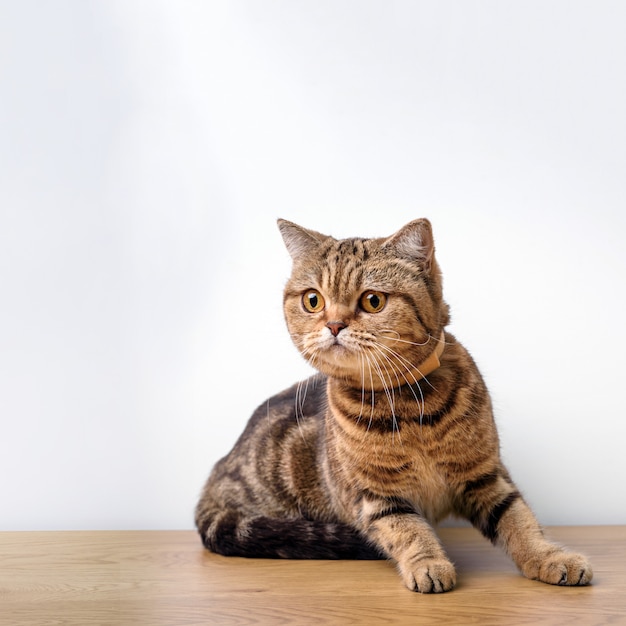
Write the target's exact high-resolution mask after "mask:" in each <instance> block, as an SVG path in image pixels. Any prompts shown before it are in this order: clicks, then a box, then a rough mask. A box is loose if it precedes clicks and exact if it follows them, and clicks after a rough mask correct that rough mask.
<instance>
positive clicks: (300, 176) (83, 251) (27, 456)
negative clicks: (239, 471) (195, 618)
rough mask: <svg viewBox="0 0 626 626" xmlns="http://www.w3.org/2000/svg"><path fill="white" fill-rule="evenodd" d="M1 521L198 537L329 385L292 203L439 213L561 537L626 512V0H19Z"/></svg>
mask: <svg viewBox="0 0 626 626" xmlns="http://www.w3.org/2000/svg"><path fill="white" fill-rule="evenodd" d="M1 14H2V20H0V211H1V213H0V215H1V223H0V286H1V292H0V293H1V296H0V297H1V300H0V302H1V306H0V420H1V429H2V430H1V432H2V436H1V438H0V492H1V505H0V528H1V529H61V528H68V529H74V528H85V529H91V528H190V527H191V526H192V523H193V522H192V513H193V507H194V505H195V501H196V498H197V495H198V493H199V490H200V488H201V485H202V483H203V482H204V480H205V478H206V476H207V474H208V472H209V469H210V467H211V466H212V464H213V463H214V462H215V461H216V460H217V459H218V458H219V457H220V456H221V455H222V454H224V453H226V452H227V451H228V449H229V448H230V446H231V445H232V443H233V442H234V440H235V438H236V436H237V435H238V433H239V432H240V431H241V430H242V428H243V426H244V423H245V421H246V420H247V418H248V416H249V414H250V412H251V411H252V410H253V409H254V408H255V406H256V405H257V404H259V403H260V402H261V401H262V400H264V399H265V398H266V397H267V396H268V395H270V394H272V393H274V392H276V391H278V390H280V389H282V388H284V387H285V386H287V385H289V384H291V382H293V381H295V380H296V379H298V378H302V377H304V376H306V375H308V373H309V371H310V370H309V369H308V367H307V366H306V365H305V364H304V362H303V361H302V360H301V358H300V357H299V355H298V354H297V353H296V351H295V348H293V347H292V345H291V343H290V340H289V338H288V336H287V332H286V330H285V327H284V323H283V319H282V311H281V291H282V286H283V284H284V281H285V280H286V277H287V275H288V272H289V259H288V256H287V254H286V252H285V251H284V249H283V246H282V242H281V240H280V237H279V235H278V232H277V229H276V226H275V219H276V218H277V217H279V216H280V217H285V218H288V219H291V220H294V221H298V222H301V223H302V224H304V225H306V226H310V227H312V228H315V229H317V230H320V231H325V232H328V233H331V234H334V235H336V236H349V235H386V234H391V233H392V232H393V231H395V230H396V229H397V228H399V227H400V226H401V225H402V224H404V223H405V222H407V221H409V220H411V219H413V218H416V217H420V216H428V217H430V219H431V220H432V222H433V224H434V227H435V235H436V241H437V246H438V254H439V259H440V262H441V265H442V267H443V270H444V273H445V277H446V291H447V298H448V301H449V302H450V303H451V305H452V307H453V324H452V327H451V329H452V330H453V332H455V333H456V334H457V336H458V338H459V339H461V340H462V341H463V342H464V343H465V344H466V346H467V347H468V348H469V349H470V350H471V351H472V352H473V354H474V355H475V357H476V359H477V361H478V363H479V365H480V366H481V368H482V370H483V373H484V375H485V377H486V379H487V382H488V384H489V386H490V388H491V390H492V392H493V396H494V402H495V406H496V410H497V419H498V422H499V425H500V430H501V437H502V447H503V455H504V458H505V460H506V461H507V463H508V464H509V466H510V468H511V470H512V472H513V475H514V476H515V477H516V479H517V481H518V483H519V485H520V487H521V489H522V491H523V492H524V493H525V494H526V496H527V499H528V500H529V501H530V502H531V503H532V504H533V506H534V507H535V509H536V510H537V512H538V515H539V517H540V518H541V520H542V521H543V522H544V523H547V524H555V523H556V524H586V523H626V498H624V497H623V495H621V491H622V489H621V484H622V483H623V482H624V478H625V477H626V455H624V453H623V443H624V440H625V438H626V426H625V422H626V420H625V418H626V415H625V411H624V402H623V395H622V394H623V387H624V384H623V372H624V353H625V350H626V341H625V335H626V332H625V329H624V323H623V319H624V305H625V297H624V285H623V284H624V271H625V269H626V254H625V252H624V246H623V239H624V234H625V231H626V229H625V226H626V224H625V222H626V217H625V215H626V193H625V192H626V182H625V179H626V176H625V172H626V121H625V120H626V116H625V115H624V111H626V86H625V79H624V77H625V76H626V38H624V35H623V24H624V23H625V21H626V5H624V3H622V2H606V1H596V0H593V1H588V2H573V1H569V0H562V1H550V0H546V1H543V0H542V1H529V0H524V1H523V2H522V1H520V2H497V1H492V2H471V1H467V0H459V1H457V2H434V1H433V2H418V1H410V0H407V1H405V2H400V1H396V2H387V1H383V0H380V1H377V2H372V1H363V0H359V1H356V0H355V1H350V2H347V1H341V0H340V1H336V0H314V1H309V2H288V1H284V2H278V1H273V0H267V1H265V2H256V1H255V0H248V1H243V0H230V1H224V2H202V1H200V0H197V1H189V2H156V1H145V2H137V1H129V0H119V1H118V2H112V1H106V2H105V1H101V2H97V1H91V2H84V1H82V0H75V1H66V2H61V1H59V2H54V3H51V2H45V1H43V0H42V1H40V2H34V1H21V2H9V1H7V2H2V8H1Z"/></svg>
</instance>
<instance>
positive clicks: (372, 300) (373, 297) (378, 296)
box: [359, 291, 387, 313]
mask: <svg viewBox="0 0 626 626" xmlns="http://www.w3.org/2000/svg"><path fill="white" fill-rule="evenodd" d="M359 304H360V305H361V308H362V309H363V310H364V311H365V312H366V313H380V312H381V311H382V310H383V309H384V308H385V304H387V296H386V295H385V294H384V293H382V292H381V291H366V292H365V293H364V294H363V295H362V296H361V299H360V300H359Z"/></svg>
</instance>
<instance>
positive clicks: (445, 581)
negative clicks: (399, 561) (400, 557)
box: [400, 559, 456, 593]
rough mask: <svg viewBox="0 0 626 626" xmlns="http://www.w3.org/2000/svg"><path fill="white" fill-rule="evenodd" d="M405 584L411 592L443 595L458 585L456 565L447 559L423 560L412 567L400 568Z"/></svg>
mask: <svg viewBox="0 0 626 626" xmlns="http://www.w3.org/2000/svg"><path fill="white" fill-rule="evenodd" d="M400 574H401V575H402V579H403V580H404V584H405V585H406V586H407V587H408V588H409V589H410V590H411V591H419V592H420V593H442V592H443V591H450V590H451V589H452V588H453V587H454V585H455V584H456V572H455V571H454V565H452V563H450V561H448V560H447V559H422V560H421V561H418V562H417V563H415V564H413V565H411V566H402V565H401V566H400Z"/></svg>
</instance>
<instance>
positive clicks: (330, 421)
mask: <svg viewBox="0 0 626 626" xmlns="http://www.w3.org/2000/svg"><path fill="white" fill-rule="evenodd" d="M279 226H280V229H281V233H282V235H283V238H284V240H285V244H286V246H287V249H288V250H289V252H290V254H291V256H292V258H293V272H292V276H291V278H290V280H289V281H288V283H287V285H286V287H285V295H284V310H285V318H286V321H287V325H288V328H289V332H290V334H291V337H292V339H293V341H294V343H295V345H296V346H297V348H298V349H299V350H300V352H301V353H302V354H303V356H304V357H305V358H306V359H308V360H309V361H310V363H311V364H312V365H313V366H314V367H315V368H316V369H317V370H319V372H320V373H319V374H318V375H316V376H314V377H313V378H311V379H309V380H307V381H304V382H303V383H298V384H297V385H294V386H293V387H291V388H290V389H288V390H286V391H284V392H283V393H281V394H279V395H277V396H274V397H273V398H270V400H268V401H267V402H266V403H264V404H263V405H261V406H260V407H259V408H258V409H257V411H256V412H255V413H254V415H253V416H252V418H251V419H250V421H249V423H248V425H247V427H246V429H245V431H244V432H243V434H242V435H241V437H240V438H239V440H238V441H237V443H236V444H235V446H234V448H233V450H232V451H231V452H230V454H228V455H227V456H226V457H224V458H223V459H222V460H221V461H219V462H218V463H217V464H216V466H215V468H214V469H213V471H212V473H211V475H210V476H209V479H208V481H207V483H206V485H205V488H204V491H203V493H202V496H201V498H200V501H199V503H198V506H197V510H196V523H197V527H198V530H199V532H200V535H201V537H202V540H203V542H204V545H205V546H206V547H207V548H208V549H209V550H212V551H214V552H217V553H220V554H224V555H240V556H249V557H267V558H361V559H367V558H391V559H393V560H394V561H395V562H396V563H397V565H398V569H399V572H400V575H401V576H402V579H403V580H404V583H405V584H406V586H407V587H408V588H409V589H412V590H415V591H421V592H440V591H447V590H449V589H451V588H452V587H453V586H454V584H455V571H454V567H453V565H452V564H451V563H450V561H449V559H448V558H447V556H446V554H445V552H444V550H443V548H442V546H441V544H440V543H439V541H438V539H437V536H436V534H435V533H434V531H433V529H432V526H431V524H435V523H437V522H438V521H440V520H441V519H443V518H444V517H446V516H447V515H449V514H453V515H457V516H461V517H465V518H467V519H469V520H470V521H471V522H472V524H473V525H474V526H476V528H478V529H479V530H480V531H481V532H482V533H483V535H485V537H486V538H487V539H489V540H490V541H491V542H493V543H494V544H498V545H500V546H501V547H502V548H503V549H504V550H506V551H507V552H508V554H509V555H510V556H511V558H512V559H513V561H514V562H515V563H516V564H517V566H518V568H519V569H520V571H521V572H522V573H523V574H524V575H525V576H528V577H529V578H533V579H538V580H541V581H544V582H547V583H552V584H560V585H582V584H587V583H589V581H590V580H591V577H592V571H591V568H590V566H589V564H588V563H587V561H586V560H585V558H584V557H582V556H580V555H577V554H573V553H569V552H566V551H565V550H564V549H562V548H560V547H558V546H556V545H555V544H553V543H551V542H549V541H548V540H547V539H546V538H545V537H544V535H543V532H542V530H541V528H540V526H539V525H538V523H537V521H536V519H535V517H534V515H533V513H532V512H531V510H530V509H529V507H528V506H527V504H526V503H525V502H524V499H523V498H522V496H521V495H520V492H519V491H518V489H517V488H516V486H515V484H514V483H513V481H512V480H511V478H510V476H509V473H508V471H507V470H506V468H505V467H504V465H503V464H502V461H501V459H500V454H499V442H498V435H497V432H496V428H495V424H494V420H493V415H492V409H491V402H490V399H489V394H488V392H487V389H486V386H485V383H484V381H483V379H482V377H481V375H480V373H479V371H478V369H477V367H476V365H475V363H474V361H473V360H472V358H471V356H470V355H469V353H468V352H467V351H466V350H465V348H463V346H462V345H461V344H460V343H459V342H458V341H456V339H455V338H454V337H453V336H452V335H451V334H450V333H448V332H445V327H446V325H447V324H448V323H449V312H448V306H447V305H446V304H445V302H444V301H443V297H442V284H441V273H440V271H439V267H438V265H437V262H436V260H435V256H434V244H433V238H432V232H431V227H430V223H429V222H428V221H427V220H424V219H423V220H416V221H414V222H411V223H410V224H408V225H407V226H405V227H404V228H403V229H401V230H400V231H399V232H398V233H396V234H395V235H393V236H392V237H389V238H386V239H356V238H355V239H345V240H336V239H334V238H332V237H327V236H324V235H321V234H319V233H316V232H314V231H310V230H305V229H303V228H301V227H299V226H297V225H295V224H292V223H290V222H286V221H283V220H281V221H280V222H279ZM312 290H314V291H313V292H312ZM311 293H312V294H313V295H312V296H311V297H310V301H309V309H311V310H308V309H307V306H306V302H305V299H306V298H307V297H308V296H307V294H311ZM368 293H374V294H375V295H374V299H373V300H371V302H372V303H373V304H374V305H375V306H376V307H377V308H378V309H379V310H377V311H372V310H369V309H368V307H367V302H365V301H364V294H366V295H367V294H368ZM381 304H382V305H383V306H381ZM368 311H369V312H368ZM442 332H443V334H442ZM439 341H444V342H445V348H444V351H443V354H442V356H441V358H440V361H441V365H440V367H438V368H437V369H435V370H434V371H432V372H431V373H428V374H427V376H426V377H423V372H422V371H420V365H421V364H423V363H424V362H425V361H426V359H427V358H428V357H429V355H431V353H432V352H433V351H434V350H435V348H436V347H437V342H439Z"/></svg>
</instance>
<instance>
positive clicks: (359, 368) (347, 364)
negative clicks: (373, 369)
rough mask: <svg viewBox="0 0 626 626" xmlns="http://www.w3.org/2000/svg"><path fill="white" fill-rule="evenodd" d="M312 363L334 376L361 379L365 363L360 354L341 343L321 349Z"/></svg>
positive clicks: (328, 374) (316, 367)
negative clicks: (363, 363)
mask: <svg viewBox="0 0 626 626" xmlns="http://www.w3.org/2000/svg"><path fill="white" fill-rule="evenodd" d="M311 365H313V366H314V367H315V369H317V370H319V371H320V372H322V374H326V375H327V376H331V377H333V378H344V379H355V380H357V379H358V380H359V381H360V380H361V378H362V375H363V365H362V362H361V360H360V359H359V357H358V355H357V354H356V353H355V352H354V351H353V350H351V349H350V348H347V347H346V346H343V345H341V344H340V343H336V344H333V345H331V346H328V347H327V348H325V349H323V350H319V351H318V352H317V354H316V355H315V359H314V360H313V361H312V363H311Z"/></svg>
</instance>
